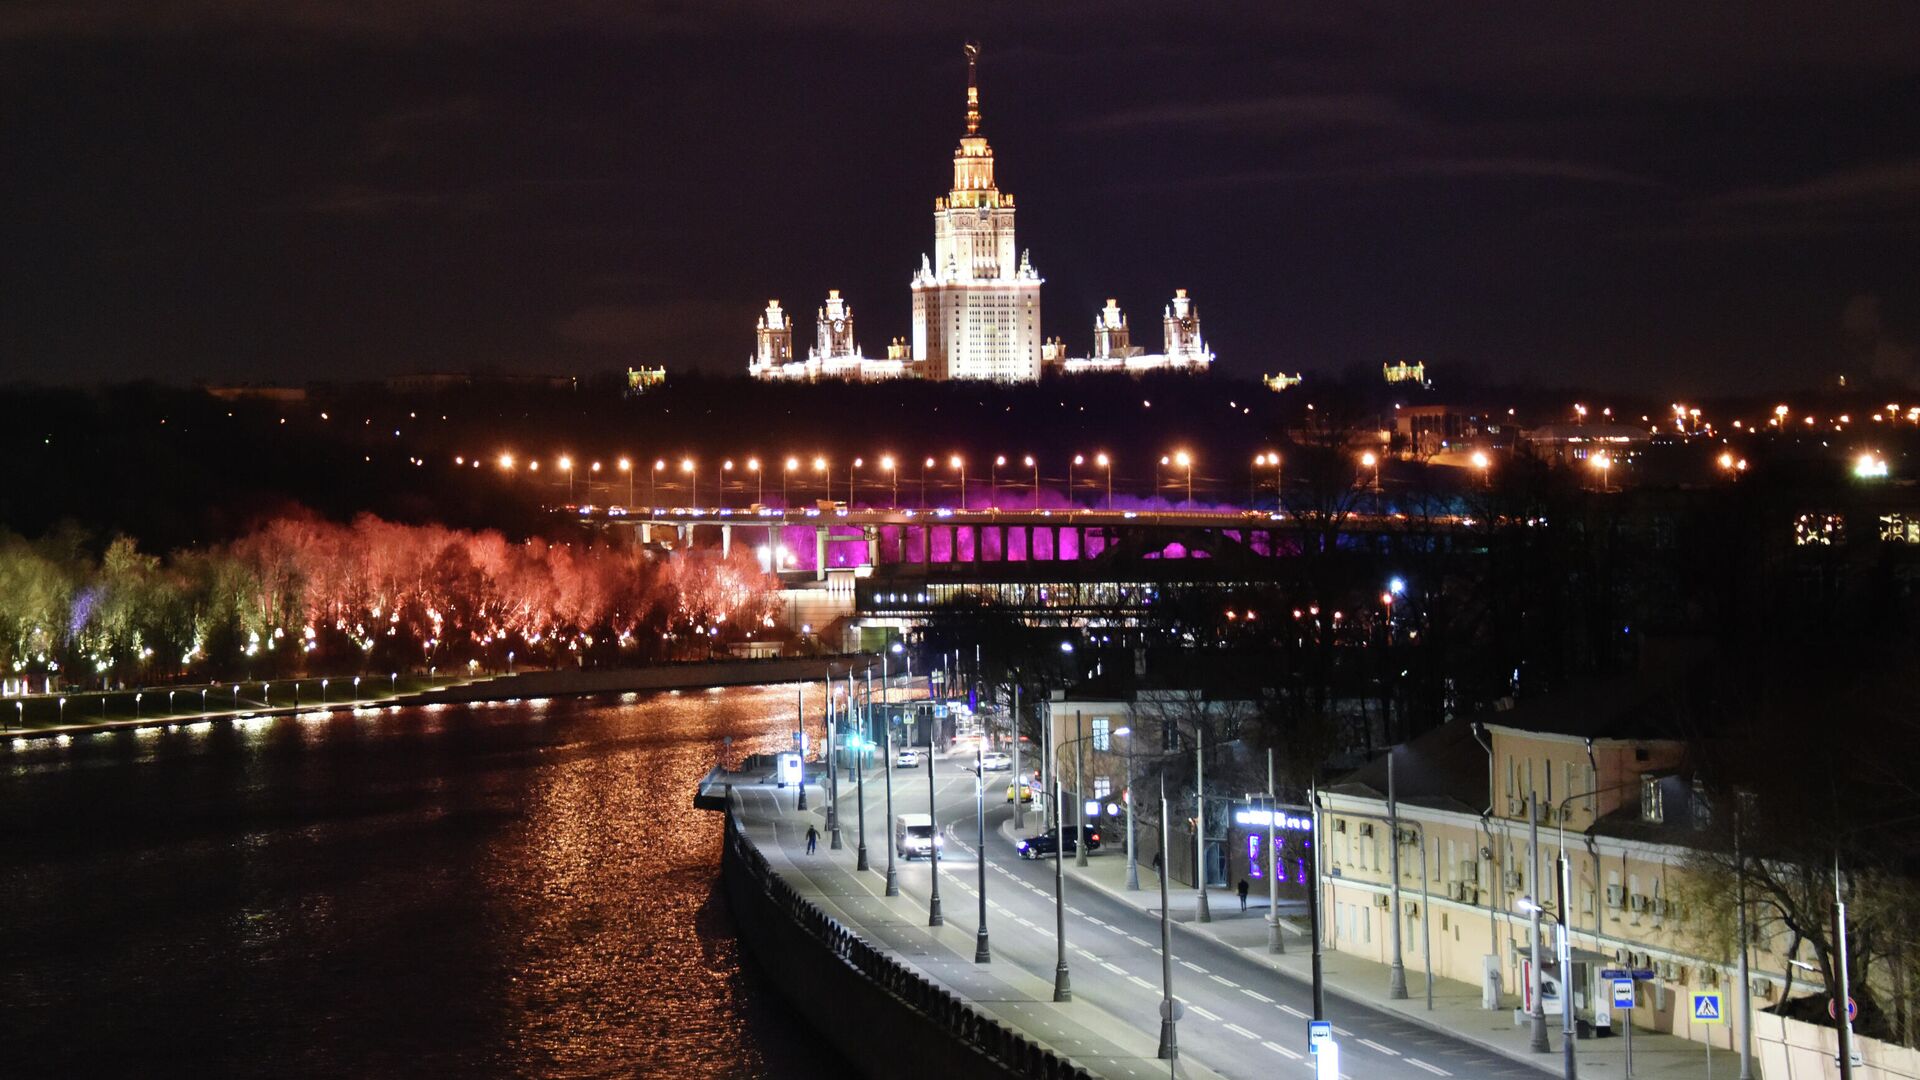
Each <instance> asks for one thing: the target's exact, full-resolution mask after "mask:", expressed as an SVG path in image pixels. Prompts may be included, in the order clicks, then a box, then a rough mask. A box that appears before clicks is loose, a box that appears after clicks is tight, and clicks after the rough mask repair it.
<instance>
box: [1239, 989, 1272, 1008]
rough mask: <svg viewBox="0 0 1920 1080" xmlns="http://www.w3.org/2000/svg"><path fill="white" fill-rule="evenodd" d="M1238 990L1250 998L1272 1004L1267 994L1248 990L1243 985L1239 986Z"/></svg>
mask: <svg viewBox="0 0 1920 1080" xmlns="http://www.w3.org/2000/svg"><path fill="white" fill-rule="evenodd" d="M1240 992H1241V993H1243V994H1245V995H1247V996H1248V997H1250V998H1252V999H1253V1000H1255V1001H1264V1002H1266V1003H1267V1004H1269V1005H1271V1004H1273V999H1272V998H1270V997H1268V996H1267V995H1265V994H1263V993H1261V992H1260V991H1258V990H1249V989H1247V988H1246V987H1244V986H1243V987H1241V988H1240Z"/></svg>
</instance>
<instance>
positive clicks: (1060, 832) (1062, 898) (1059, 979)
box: [1053, 773, 1165, 1001]
mask: <svg viewBox="0 0 1920 1080" xmlns="http://www.w3.org/2000/svg"><path fill="white" fill-rule="evenodd" d="M1063 794H1064V792H1063V791H1062V790H1061V787H1060V777H1059V775H1058V774H1057V773H1056V774H1055V775H1054V778H1053V804H1054V815H1053V940H1054V945H1055V954H1054V963H1053V1000H1055V1001H1072V1000H1073V982H1072V980H1071V979H1070V978H1069V977H1068V975H1067V864H1066V862H1065V860H1064V858H1063V856H1064V854H1065V852H1066V827H1065V823H1064V821H1063V820H1062V817H1061V813H1060V799H1061V798H1062V796H1063ZM1164 906H1165V905H1162V907H1163V908H1164Z"/></svg>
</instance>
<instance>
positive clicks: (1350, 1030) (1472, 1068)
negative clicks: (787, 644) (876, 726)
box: [808, 758, 1542, 1080]
mask: <svg viewBox="0 0 1920 1080" xmlns="http://www.w3.org/2000/svg"><path fill="white" fill-rule="evenodd" d="M935 775H936V777H937V778H938V782H939V785H938V795H937V799H936V803H937V808H938V809H937V813H936V816H937V818H938V820H939V822H940V823H941V827H942V830H943V833H944V835H945V837H946V847H945V849H944V850H945V851H946V852H947V855H946V856H945V857H943V858H942V859H941V861H940V875H941V881H940V894H941V900H942V907H943V914H944V916H945V918H946V922H947V924H948V925H949V926H950V927H956V928H959V929H961V930H963V931H964V932H965V933H967V934H972V933H974V932H975V930H976V928H977V922H976V919H977V912H978V894H977V893H976V892H975V891H974V890H975V881H976V879H977V877H978V873H979V864H978V863H977V862H976V851H975V837H976V833H977V824H976V817H975V804H974V780H973V776H972V773H971V772H969V771H966V770H965V769H964V768H963V767H962V766H961V763H960V762H959V761H958V760H957V759H956V760H955V761H953V763H952V764H947V762H946V761H945V759H944V758H943V759H942V761H941V762H939V763H936V767H935ZM879 779H880V775H879V772H878V770H876V771H875V772H874V773H873V774H870V775H869V777H868V791H867V797H868V800H869V805H868V807H867V824H868V833H867V839H868V847H869V855H870V858H871V862H872V866H873V868H874V873H873V874H872V875H869V876H870V877H871V878H872V881H871V883H863V882H854V881H849V882H846V883H842V884H844V885H845V886H846V887H847V888H848V889H849V891H865V890H866V889H867V888H868V887H869V886H871V887H872V891H874V892H877V891H879V890H878V884H879V882H880V880H881V874H882V872H884V869H885V866H886V844H887V843H888V841H889V833H890V826H889V824H888V823H889V819H888V818H887V816H886V807H885V804H884V797H883V795H882V792H881V785H880V783H878V781H879ZM989 785H990V786H989V801H988V804H987V805H988V810H987V871H988V873H987V892H988V899H989V912H988V932H989V938H990V941H991V943H992V949H993V964H992V965H990V966H994V967H999V966H1002V965H1012V966H1014V967H1016V968H1018V969H1020V970H1021V971H1023V972H1025V973H1028V974H1031V975H1032V976H1033V977H1034V978H1037V979H1039V980H1042V981H1043V982H1044V983H1045V984H1046V985H1047V986H1051V984H1052V980H1053V973H1054V967H1055V962H1056V959H1055V958H1056V944H1055V939H1054V925H1055V917H1056V910H1055V903H1054V868H1053V864H1052V862H1051V861H1050V860H1033V861H1027V860H1022V859H1020V858H1018V856H1017V855H1016V854H1015V852H1014V849H1013V847H1012V845H1011V843H1009V842H1008V841H1007V839H1006V837H1004V836H1002V835H1001V834H1000V832H999V828H998V827H999V825H1000V823H1001V822H1002V821H1004V820H1006V819H1007V818H1009V817H1010V816H1011V815H1012V807H1011V806H1010V805H1008V804H1007V803H1006V802H1005V793H1004V789H1005V783H1004V780H1003V779H1000V778H999V774H994V776H993V778H990V780H989ZM996 791H998V792H999V794H1000V799H999V801H994V800H993V798H992V795H993V794H994V793H995V792H996ZM823 794H824V793H823ZM894 802H895V808H896V811H897V812H900V813H908V812H915V811H924V810H925V808H926V805H927V787H926V769H925V768H924V767H923V768H921V769H918V770H897V771H896V772H895V773H894ZM816 805H823V804H816ZM840 805H841V813H842V817H841V826H842V830H843V833H844V834H845V842H846V844H847V846H848V847H849V848H851V847H852V846H853V844H854V842H855V840H854V828H855V821H854V814H855V802H854V796H853V789H852V786H851V784H848V785H847V786H845V787H843V789H842V800H841V804H840ZM1031 821H1032V819H1031V818H1030V819H1029V822H1030V826H1031ZM1033 829H1034V831H1037V827H1033ZM824 846H825V844H824V841H823V843H822V847H824ZM1122 857H1124V856H1123V855H1122V854H1120V852H1119V851H1118V850H1116V849H1114V848H1106V849H1102V851H1100V852H1096V853H1093V854H1092V855H1090V858H1095V859H1099V858H1122ZM897 867H898V881H899V885H900V890H901V892H902V894H903V895H905V896H907V897H910V898H912V899H913V900H915V901H916V902H917V903H918V904H919V905H920V907H921V909H922V910H924V909H925V907H926V904H927V900H928V896H929V893H930V873H931V868H930V867H929V865H928V864H927V863H926V862H925V861H924V860H916V861H913V862H899V863H897ZM822 871H823V872H825V873H828V874H839V875H840V876H843V877H846V878H854V877H857V876H858V875H855V874H853V873H851V872H849V871H845V870H841V869H831V870H829V869H827V867H826V866H824V865H823V867H822ZM808 873H809V874H810V876H813V877H815V879H816V881H818V880H819V879H820V877H821V872H816V871H814V870H813V869H812V867H811V865H809V869H808ZM1143 876H1146V877H1147V878H1148V880H1151V874H1150V872H1148V873H1147V874H1146V875H1143ZM1066 889H1067V903H1066V914H1067V922H1066V938H1067V944H1068V950H1069V951H1068V966H1069V970H1070V975H1071V979H1072V987H1073V995H1074V1000H1075V1002H1076V1003H1081V1002H1084V1003H1087V1004H1089V1005H1092V1006H1094V1007H1095V1008H1096V1009H1097V1010H1098V1011H1099V1012H1102V1013H1105V1014H1109V1015H1111V1016H1112V1017H1115V1018H1119V1019H1121V1020H1123V1021H1124V1022H1126V1023H1127V1024H1128V1025H1130V1026H1132V1027H1134V1028H1135V1029H1136V1030H1138V1031H1140V1032H1144V1033H1146V1034H1147V1036H1148V1037H1149V1038H1151V1037H1153V1036H1155V1035H1157V1032H1158V1030H1159V1007H1160V1001H1161V962H1160V953H1159V940H1160V924H1159V919H1158V916H1157V915H1153V914H1149V913H1147V912H1144V911H1142V910H1140V909H1138V908H1135V907H1132V906H1130V905H1128V904H1126V903H1123V902H1121V901H1119V900H1117V899H1115V898H1114V897H1111V896H1109V895H1108V894H1106V893H1104V892H1101V891H1100V890H1099V889H1097V888H1094V887H1093V886H1091V885H1086V884H1081V883H1078V882H1076V880H1075V878H1074V875H1073V871H1072V869H1071V868H1070V867H1069V869H1068V873H1067V880H1066ZM896 921H897V917H896ZM1173 952H1174V960H1175V964H1174V967H1173V981H1174V996H1175V997H1177V998H1178V999H1180V1000H1181V1001H1182V1002H1184V1003H1185V1004H1186V1006H1187V1012H1186V1016H1185V1019H1183V1020H1182V1021H1181V1023H1180V1025H1179V1043H1180V1051H1181V1056H1182V1058H1183V1060H1191V1061H1195V1062H1198V1063H1199V1064H1202V1065H1204V1066H1206V1067H1207V1068H1210V1069H1212V1070H1214V1071H1216V1072H1218V1073H1220V1074H1222V1075H1224V1076H1234V1077H1242V1076H1244V1077H1254V1076H1266V1075H1270V1074H1272V1073H1273V1071H1274V1070H1275V1069H1276V1068H1280V1069H1281V1070H1282V1071H1281V1072H1280V1073H1279V1075H1283V1076H1284V1075H1299V1076H1311V1075H1312V1069H1313V1063H1312V1060H1311V1058H1310V1057H1309V1056H1308V1054H1307V1020H1308V1018H1309V1017H1310V1016H1311V1011H1312V995H1311V992H1310V990H1309V988H1308V987H1306V986H1305V985H1303V984H1301V983H1299V982H1296V981H1294V980H1293V979H1291V978H1288V977H1287V976H1284V975H1281V974H1280V973H1278V972H1276V971H1274V970H1273V969H1271V968H1269V967H1267V966H1265V965H1264V964H1261V963H1259V962H1258V961H1256V960H1253V959H1251V958H1249V957H1247V956H1245V955H1243V954H1241V953H1240V952H1239V951H1238V950H1236V949H1233V948H1231V947H1229V946H1227V945H1223V944H1220V943H1219V942H1216V941H1214V940H1212V939H1211V938H1209V937H1207V936H1205V935H1203V934H1200V933H1197V932H1188V931H1185V930H1182V929H1180V928H1178V927H1176V929H1175V931H1174V936H1173ZM962 974H964V972H962ZM943 977H947V976H946V974H944V973H943ZM977 992H979V993H982V994H989V995H990V994H993V993H995V992H996V991H994V990H992V989H988V988H985V987H981V988H979V989H978V990H977ZM969 996H972V994H971V993H970V995H969ZM1040 1000H1042V1001H1045V1000H1046V998H1045V997H1044V996H1043V997H1041V999H1040ZM1327 1013H1328V1016H1327V1018H1328V1019H1330V1020H1332V1021H1333V1023H1334V1030H1335V1034H1336V1035H1337V1036H1338V1038H1339V1040H1340V1043H1341V1054H1342V1061H1341V1065H1342V1070H1341V1071H1342V1073H1343V1074H1346V1075H1349V1076H1352V1077H1357V1078H1360V1080H1376V1078H1377V1080H1431V1078H1432V1077H1435V1076H1456V1077H1465V1078H1471V1080H1483V1078H1519V1077H1528V1078H1532V1077H1538V1076H1540V1075H1542V1071H1541V1070H1539V1069H1536V1068H1533V1067H1531V1066H1528V1065H1524V1064H1521V1063H1519V1062H1516V1061H1513V1060H1511V1059H1508V1058H1505V1057H1501V1056H1499V1055H1497V1054H1495V1053H1493V1052H1491V1051H1489V1050H1486V1049H1483V1048H1482V1047H1480V1046H1478V1045H1476V1044H1473V1043H1470V1042H1467V1041H1465V1040H1462V1039H1458V1038H1454V1037H1452V1036H1448V1035H1445V1034H1442V1033H1439V1032H1436V1031H1433V1030H1430V1029H1428V1028H1424V1027H1421V1026H1418V1025H1416V1024H1412V1023H1409V1022H1407V1021H1405V1020H1403V1019H1401V1018H1399V1017H1396V1016H1393V1015H1391V1014H1388V1013H1384V1012H1380V1011H1376V1010H1373V1009H1370V1008H1367V1007H1365V1006H1362V1005H1359V1004H1355V1003H1352V1002H1349V1001H1347V1000H1345V999H1341V998H1337V997H1334V996H1332V995H1329V996H1328V998H1327ZM1058 1034H1060V1035H1064V1034H1066V1033H1058ZM1043 1035H1045V1036H1046V1038H1047V1040H1048V1041H1049V1042H1052V1043H1054V1045H1056V1046H1061V1048H1062V1049H1063V1050H1065V1051H1066V1052H1068V1053H1070V1054H1071V1053H1073V1048H1072V1046H1071V1045H1062V1044H1061V1043H1060V1042H1058V1041H1056V1033H1054V1032H1043ZM1089 1067H1097V1066H1095V1065H1090V1066H1089ZM1122 1075H1124V1072H1123V1073H1122ZM1162 1075H1164V1074H1162Z"/></svg>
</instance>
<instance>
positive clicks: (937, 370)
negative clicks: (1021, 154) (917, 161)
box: [912, 45, 1041, 382]
mask: <svg viewBox="0 0 1920 1080" xmlns="http://www.w3.org/2000/svg"><path fill="white" fill-rule="evenodd" d="M966 51H967V133H966V135H965V136H963V137H962V138H961V139H960V147H959V149H958V150H956V151H954V155H953V190H951V191H949V192H948V193H947V195H946V197H945V198H941V199H935V200H934V203H933V258H932V259H931V260H929V259H928V258H927V256H925V255H922V256H921V257H920V270H919V272H918V273H916V274H914V276H913V285H912V287H913V359H914V360H915V361H916V363H917V365H922V366H921V370H922V371H924V372H925V374H926V377H927V378H931V379H993V380H997V381H1001V382H1018V381H1025V380H1031V379H1037V378H1039V377H1040V341H1041V339H1040V284H1041V279H1040V275H1039V274H1038V273H1036V272H1035V271H1034V269H1033V266H1032V264H1031V263H1030V262H1029V260H1028V258H1027V254H1026V253H1025V252H1023V251H1022V252H1019V254H1018V257H1017V260H1016V255H1015V253H1016V251H1018V248H1017V247H1016V246H1015V244H1014V233H1013V196H1012V195H1009V194H1005V193H1003V192H1002V191H1001V190H1000V189H999V188H998V187H997V186H996V185H995V184H994V179H993V150H992V149H991V148H990V147H988V145H987V140H986V136H984V135H981V134H980V84H979V59H980V49H979V47H978V46H976V45H968V46H967V50H966Z"/></svg>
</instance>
